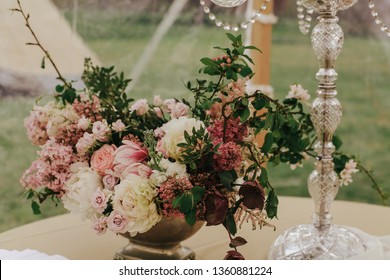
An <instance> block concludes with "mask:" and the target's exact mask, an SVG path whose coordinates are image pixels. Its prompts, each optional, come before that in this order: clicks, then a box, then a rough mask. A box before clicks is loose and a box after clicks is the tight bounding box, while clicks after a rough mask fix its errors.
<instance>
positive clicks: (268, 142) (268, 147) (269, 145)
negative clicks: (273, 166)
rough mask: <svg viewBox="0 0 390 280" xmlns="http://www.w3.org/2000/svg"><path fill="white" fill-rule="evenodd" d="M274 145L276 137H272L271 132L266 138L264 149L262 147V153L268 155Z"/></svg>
mask: <svg viewBox="0 0 390 280" xmlns="http://www.w3.org/2000/svg"><path fill="white" fill-rule="evenodd" d="M273 143H274V136H273V135H272V133H271V132H269V133H267V134H266V135H265V137H264V144H263V147H261V151H262V152H263V153H264V154H266V153H268V152H269V151H270V150H271V148H272V144H273Z"/></svg>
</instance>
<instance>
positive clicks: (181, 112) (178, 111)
mask: <svg viewBox="0 0 390 280" xmlns="http://www.w3.org/2000/svg"><path fill="white" fill-rule="evenodd" d="M189 109H190V107H188V106H187V105H186V104H184V103H181V102H177V103H176V104H175V106H173V108H172V110H171V118H172V119H177V118H179V117H182V116H186V115H187V113H188V110H189Z"/></svg>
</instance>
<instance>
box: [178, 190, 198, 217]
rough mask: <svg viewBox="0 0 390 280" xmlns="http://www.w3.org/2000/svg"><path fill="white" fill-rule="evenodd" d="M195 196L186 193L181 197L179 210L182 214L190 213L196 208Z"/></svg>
mask: <svg viewBox="0 0 390 280" xmlns="http://www.w3.org/2000/svg"><path fill="white" fill-rule="evenodd" d="M194 206H195V203H194V196H193V195H192V193H191V192H188V191H187V192H185V193H183V194H182V195H181V200H180V206H179V210H180V212H182V213H184V214H185V213H188V212H190V211H191V210H192V208H194Z"/></svg>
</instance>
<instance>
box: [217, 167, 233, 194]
mask: <svg viewBox="0 0 390 280" xmlns="http://www.w3.org/2000/svg"><path fill="white" fill-rule="evenodd" d="M218 177H219V179H220V180H221V183H222V185H223V186H224V187H225V188H226V189H228V190H229V191H233V188H232V184H233V182H234V181H235V180H236V179H237V178H235V176H233V174H232V172H230V171H223V172H219V173H218Z"/></svg>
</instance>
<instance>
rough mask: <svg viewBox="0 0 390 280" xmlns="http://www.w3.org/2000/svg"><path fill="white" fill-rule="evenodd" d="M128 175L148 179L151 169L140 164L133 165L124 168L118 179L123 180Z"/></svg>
mask: <svg viewBox="0 0 390 280" xmlns="http://www.w3.org/2000/svg"><path fill="white" fill-rule="evenodd" d="M115 171H117V170H115ZM118 171H119V170H118ZM130 174H134V175H137V176H140V177H141V178H145V179H148V178H149V177H150V175H151V174H152V169H151V168H150V167H149V166H147V165H145V164H142V163H138V162H137V163H133V164H132V165H129V166H128V167H126V168H125V169H124V170H123V171H122V172H120V179H121V180H124V179H125V178H126V177H127V176H128V175H130Z"/></svg>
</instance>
